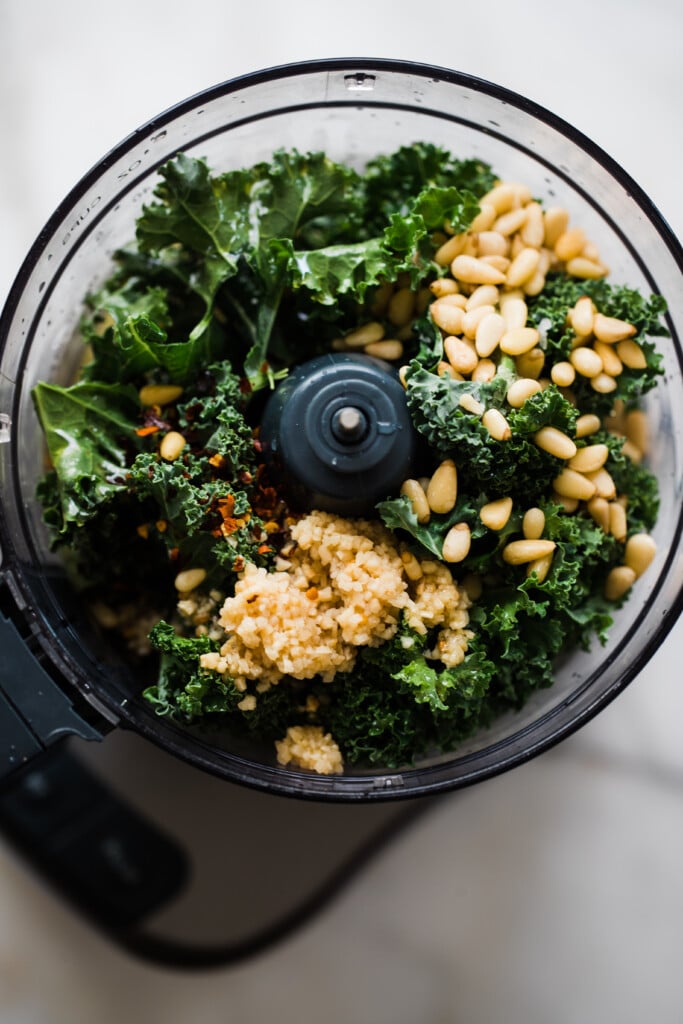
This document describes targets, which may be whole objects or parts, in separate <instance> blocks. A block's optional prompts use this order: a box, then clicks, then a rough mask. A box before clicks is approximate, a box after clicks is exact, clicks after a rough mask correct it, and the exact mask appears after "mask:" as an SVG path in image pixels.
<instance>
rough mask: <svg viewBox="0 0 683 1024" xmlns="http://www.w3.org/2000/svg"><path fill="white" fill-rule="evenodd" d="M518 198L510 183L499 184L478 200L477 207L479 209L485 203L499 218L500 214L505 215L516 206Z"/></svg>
mask: <svg viewBox="0 0 683 1024" xmlns="http://www.w3.org/2000/svg"><path fill="white" fill-rule="evenodd" d="M518 196H519V193H518V192H517V190H516V189H515V187H514V185H513V184H512V183H511V182H501V183H500V184H499V185H494V187H493V188H492V189H491V191H490V192H487V193H486V195H485V196H482V198H481V199H480V200H479V206H480V207H481V206H483V205H484V203H486V204H488V205H489V206H492V207H493V209H494V210H495V212H496V214H497V215H499V216H500V214H501V213H506V212H507V211H508V210H511V209H512V208H513V206H517V205H518V203H519V198H518Z"/></svg>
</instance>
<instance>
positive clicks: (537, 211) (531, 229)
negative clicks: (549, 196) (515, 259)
mask: <svg viewBox="0 0 683 1024" xmlns="http://www.w3.org/2000/svg"><path fill="white" fill-rule="evenodd" d="M520 235H521V238H522V241H523V242H524V244H525V245H530V246H531V247H532V248H534V249H540V248H541V246H542V245H543V239H544V237H545V229H544V226H543V209H542V208H541V205H540V203H529V205H528V206H527V207H526V221H525V223H524V224H523V225H522V228H521V231H520Z"/></svg>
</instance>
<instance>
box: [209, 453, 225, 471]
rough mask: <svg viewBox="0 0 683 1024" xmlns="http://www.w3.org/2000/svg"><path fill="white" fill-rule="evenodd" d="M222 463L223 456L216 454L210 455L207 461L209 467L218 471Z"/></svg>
mask: <svg viewBox="0 0 683 1024" xmlns="http://www.w3.org/2000/svg"><path fill="white" fill-rule="evenodd" d="M224 461H225V460H224V458H223V456H222V455H220V454H219V453H218V452H216V454H215V455H212V456H211V458H210V459H209V463H210V465H212V466H215V467H216V469H219V468H220V467H221V466H222V465H223V462H224Z"/></svg>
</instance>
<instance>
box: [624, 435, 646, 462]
mask: <svg viewBox="0 0 683 1024" xmlns="http://www.w3.org/2000/svg"><path fill="white" fill-rule="evenodd" d="M621 453H622V455H625V456H626V458H627V459H630V460H631V462H642V461H643V453H642V452H641V450H640V448H636V446H635V445H634V443H633V441H629V439H628V438H627V437H626V438H624V443H623V444H622V446H621Z"/></svg>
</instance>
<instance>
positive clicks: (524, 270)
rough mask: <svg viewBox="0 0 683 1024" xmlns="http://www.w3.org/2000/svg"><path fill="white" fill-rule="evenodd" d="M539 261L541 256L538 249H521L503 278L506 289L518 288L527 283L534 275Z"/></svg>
mask: <svg viewBox="0 0 683 1024" xmlns="http://www.w3.org/2000/svg"><path fill="white" fill-rule="evenodd" d="M540 259H541V254H540V252H539V251H538V249H532V248H530V247H525V248H523V249H521V250H520V252H519V253H517V255H516V256H515V257H514V259H513V260H512V263H511V264H510V266H509V267H508V272H507V275H506V277H505V283H506V284H507V286H508V288H519V287H521V285H523V284H525V283H526V282H527V281H529V280H530V279H531V278H532V277H533V276H534V274H535V273H536V270H537V269H538V264H539V262H540Z"/></svg>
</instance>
